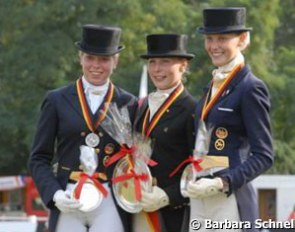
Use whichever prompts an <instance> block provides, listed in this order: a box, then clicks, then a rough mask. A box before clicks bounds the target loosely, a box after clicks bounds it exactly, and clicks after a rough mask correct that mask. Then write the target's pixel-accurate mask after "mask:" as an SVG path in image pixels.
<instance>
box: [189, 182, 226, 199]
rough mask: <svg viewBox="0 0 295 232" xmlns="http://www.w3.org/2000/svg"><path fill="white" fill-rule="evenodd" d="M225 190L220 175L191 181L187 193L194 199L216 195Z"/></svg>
mask: <svg viewBox="0 0 295 232" xmlns="http://www.w3.org/2000/svg"><path fill="white" fill-rule="evenodd" d="M222 190H223V182H222V179H221V178H219V177H216V178H213V179H209V178H201V179H199V180H197V181H190V182H189V183H188V185H187V195H188V197H190V198H194V199H204V198H206V197H211V196H214V195H216V194H218V193H220V192H222Z"/></svg>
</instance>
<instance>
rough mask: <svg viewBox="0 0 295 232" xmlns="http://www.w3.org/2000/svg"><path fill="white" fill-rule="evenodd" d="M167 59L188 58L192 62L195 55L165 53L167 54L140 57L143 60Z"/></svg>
mask: <svg viewBox="0 0 295 232" xmlns="http://www.w3.org/2000/svg"><path fill="white" fill-rule="evenodd" d="M165 57H170V58H171V57H176V58H177V57H179V58H186V59H188V60H191V59H193V58H194V57H195V55H194V54H190V53H187V54H179V53H169V54H167V53H165V54H143V55H140V58H142V59H149V58H165Z"/></svg>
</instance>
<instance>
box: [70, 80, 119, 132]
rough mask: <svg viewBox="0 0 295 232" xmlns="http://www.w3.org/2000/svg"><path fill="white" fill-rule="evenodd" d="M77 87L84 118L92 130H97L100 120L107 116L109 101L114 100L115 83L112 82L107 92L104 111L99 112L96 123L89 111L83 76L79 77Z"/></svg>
mask: <svg viewBox="0 0 295 232" xmlns="http://www.w3.org/2000/svg"><path fill="white" fill-rule="evenodd" d="M76 88H77V92H78V97H79V102H80V105H81V109H82V112H83V117H84V120H85V122H86V124H87V127H88V128H89V130H90V131H92V132H95V130H96V129H97V128H98V126H99V124H100V122H101V121H102V120H104V118H105V116H106V113H107V111H108V108H109V105H110V104H109V103H110V102H111V101H112V98H113V96H114V85H113V83H112V82H110V85H109V88H108V91H107V94H106V96H105V98H104V101H103V102H105V104H104V105H103V107H102V113H99V114H98V118H97V120H96V122H95V124H93V123H92V118H91V116H90V113H89V110H88V107H87V101H86V98H85V94H84V91H83V84H82V79H81V78H79V79H78V80H77V81H76Z"/></svg>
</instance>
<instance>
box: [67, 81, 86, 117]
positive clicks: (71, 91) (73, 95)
mask: <svg viewBox="0 0 295 232" xmlns="http://www.w3.org/2000/svg"><path fill="white" fill-rule="evenodd" d="M63 96H64V98H65V99H66V101H67V102H68V103H69V105H71V106H72V107H73V109H74V111H75V112H77V113H78V114H79V115H80V116H81V117H82V118H83V113H82V109H81V106H80V102H79V98H78V93H77V89H76V85H75V84H72V85H70V86H69V87H68V88H67V89H66V91H65V92H64V94H63Z"/></svg>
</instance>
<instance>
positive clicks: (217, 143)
mask: <svg viewBox="0 0 295 232" xmlns="http://www.w3.org/2000/svg"><path fill="white" fill-rule="evenodd" d="M214 145H215V149H216V150H218V151H221V150H223V148H224V147H225V142H224V140H223V139H217V140H216V141H215V144H214Z"/></svg>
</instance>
